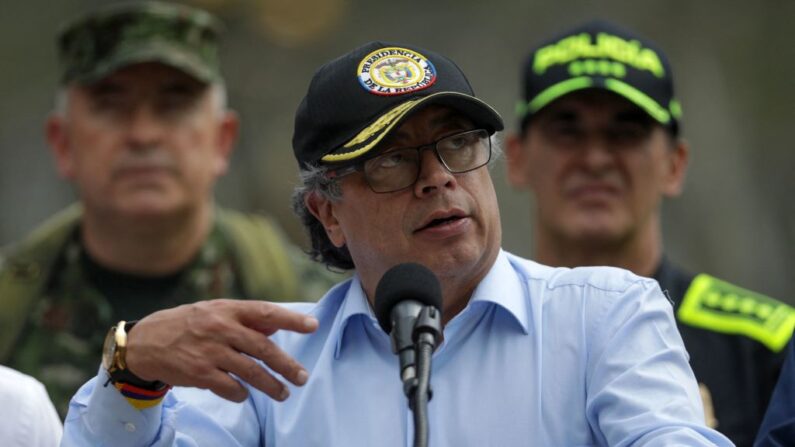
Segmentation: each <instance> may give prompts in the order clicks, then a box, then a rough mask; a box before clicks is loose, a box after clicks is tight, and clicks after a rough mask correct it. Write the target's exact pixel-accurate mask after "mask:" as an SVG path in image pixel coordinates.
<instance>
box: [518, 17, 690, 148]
mask: <svg viewBox="0 0 795 447" xmlns="http://www.w3.org/2000/svg"><path fill="white" fill-rule="evenodd" d="M522 78H523V80H524V85H523V95H524V99H523V100H522V101H520V102H519V103H518V104H517V107H516V113H517V115H518V116H519V120H520V125H521V127H522V128H524V126H526V125H527V123H528V122H529V120H530V118H531V117H532V116H533V115H534V114H535V113H537V112H538V111H539V110H541V109H543V108H544V107H545V106H547V105H548V104H550V103H551V102H552V101H554V100H556V99H558V98H560V97H562V96H564V95H566V94H568V93H571V92H574V91H577V90H583V89H590V88H596V89H604V90H608V91H611V92H613V93H616V94H618V95H620V96H622V97H624V98H626V99H627V100H629V101H631V102H632V103H634V104H635V105H637V106H638V107H640V108H641V109H642V110H644V111H645V112H646V113H648V114H649V116H651V117H652V118H653V119H654V120H656V121H657V122H659V123H660V124H661V125H663V126H665V127H668V128H669V129H670V130H671V131H672V132H673V133H674V134H676V133H677V132H678V130H679V118H680V117H681V115H682V109H681V106H680V105H679V102H678V101H677V100H676V97H675V96H674V83H673V73H672V72H671V65H670V63H669V62H668V58H667V57H666V56H665V54H664V53H663V52H662V51H661V50H660V49H659V48H658V47H657V46H656V45H655V44H654V43H652V42H650V41H649V40H647V39H644V38H643V37H640V36H638V35H636V34H634V33H632V32H631V31H628V30H626V29H624V28H622V27H620V26H618V25H615V24H613V23H610V22H607V21H604V20H594V21H590V22H587V23H584V24H582V25H580V26H577V27H575V28H573V29H571V30H569V31H566V32H563V33H561V34H558V35H556V36H555V37H553V38H551V39H548V40H545V41H544V42H542V43H541V44H539V45H538V46H536V47H535V48H534V49H533V50H532V51H531V52H530V55H529V56H528V57H527V60H526V62H525V64H524V67H523V69H522Z"/></svg>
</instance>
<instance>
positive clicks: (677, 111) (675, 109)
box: [668, 99, 682, 120]
mask: <svg viewBox="0 0 795 447" xmlns="http://www.w3.org/2000/svg"><path fill="white" fill-rule="evenodd" d="M668 109H669V110H670V111H671V116H672V117H674V119H677V120H678V119H681V118H682V105H681V104H679V101H677V100H676V99H672V100H671V103H670V104H669V105H668Z"/></svg>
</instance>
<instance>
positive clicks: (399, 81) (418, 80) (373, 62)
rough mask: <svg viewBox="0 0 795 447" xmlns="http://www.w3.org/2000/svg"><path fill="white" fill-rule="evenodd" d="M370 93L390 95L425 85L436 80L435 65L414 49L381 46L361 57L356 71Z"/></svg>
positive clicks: (426, 86)
mask: <svg viewBox="0 0 795 447" xmlns="http://www.w3.org/2000/svg"><path fill="white" fill-rule="evenodd" d="M356 75H357V77H358V78H359V83H360V84H361V85H362V87H364V88H365V89H366V90H367V91H369V92H370V93H373V94H376V95H384V96H392V95H402V94H405V93H410V92H414V91H417V90H422V89H424V88H428V87H430V86H431V85H433V83H434V82H436V68H435V67H434V66H433V64H432V63H431V61H429V60H428V58H426V57H425V56H423V55H421V54H419V53H417V52H416V51H412V50H407V49H405V48H399V47H387V48H381V49H378V50H376V51H373V52H372V53H370V54H368V55H367V56H365V57H364V59H362V61H361V62H360V63H359V68H358V70H357V72H356Z"/></svg>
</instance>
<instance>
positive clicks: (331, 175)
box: [326, 128, 494, 194]
mask: <svg viewBox="0 0 795 447" xmlns="http://www.w3.org/2000/svg"><path fill="white" fill-rule="evenodd" d="M474 132H484V133H485V135H486V138H485V140H486V142H487V143H486V144H487V146H488V157H486V161H485V162H483V164H480V165H477V166H475V167H472V168H469V169H466V170H464V171H453V170H452V169H450V166H448V165H447V162H445V161H444V159H443V158H442V156H441V154H439V149H438V147H437V145H438V144H439V143H440V142H442V141H444V140H446V139H448V138H452V137H455V136H459V135H464V134H468V133H474ZM407 149H414V150H416V151H417V153H418V155H417V174H416V176H415V178H414V180H413V181H412V182H411V183H409V184H408V185H406V186H403V187H401V188H398V189H391V190H389V191H376V190H375V188H373V185H372V184H370V179H369V177H368V176H367V172H365V170H364V165H365V163H367V162H368V161H370V160H373V159H375V158H378V157H382V156H384V155H386V154H389V153H392V152H395V151H402V150H407ZM427 149H433V153H434V154H436V159H437V160H439V163H441V165H442V166H444V168H445V169H446V170H447V172H449V173H451V174H466V173H467V172H472V171H474V170H476V169H480V168H482V167H483V166H486V165H488V164H489V162H490V161H491V157H492V155H493V152H494V151H493V150H492V149H493V148H492V145H491V135H490V134H489V131H488V130H486V129H482V128H478V129H470V130H464V131H460V132H455V133H451V134H449V135H445V136H443V137H441V138H439V139H438V140H435V141H432V142H430V143H425V144H421V145H419V146H405V147H395V148H392V149H389V150H387V151H384V152H378V151H376V152H377V153H376V154H374V155H371V156H369V157H366V158H363V159H361V160H357V162H356V163H355V164H352V165H350V166H343V167H340V168H331V169H329V170H328V171H326V178H328V179H329V180H335V181H336V180H338V179H340V178H341V177H344V176H346V175H349V174H352V173H354V172H357V171H358V172H361V173H362V174H363V175H364V179H365V182H366V183H367V186H369V187H370V190H372V191H373V192H374V193H376V194H389V193H392V192H398V191H403V190H404V189H408V188H410V187H412V186H414V184H415V183H417V180H419V178H420V172H422V169H421V166H420V165H421V163H422V151H424V150H427Z"/></svg>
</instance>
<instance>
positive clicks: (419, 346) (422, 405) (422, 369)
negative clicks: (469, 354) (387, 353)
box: [374, 263, 442, 446]
mask: <svg viewBox="0 0 795 447" xmlns="http://www.w3.org/2000/svg"><path fill="white" fill-rule="evenodd" d="M374 307H375V315H376V317H377V318H378V324H380V325H381V328H382V329H383V330H384V332H386V333H388V334H390V338H391V339H392V352H394V353H395V354H397V355H398V358H399V361H400V379H401V381H402V382H403V392H404V393H405V394H406V397H408V398H409V407H410V408H411V409H412V410H413V411H414V428H415V438H414V445H415V446H426V445H427V443H428V420H427V404H428V401H429V400H430V399H431V390H430V374H431V354H432V353H433V351H434V350H435V349H436V346H437V344H438V342H439V341H440V340H441V339H442V311H441V307H442V288H441V285H440V284H439V280H438V279H437V278H436V275H434V274H433V272H431V271H430V270H428V268H426V267H424V266H422V265H420V264H414V263H406V264H398V265H396V266H394V267H392V268H391V269H389V270H387V272H386V273H384V276H383V277H382V278H381V281H379V282H378V286H376V289H375V306H374Z"/></svg>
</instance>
